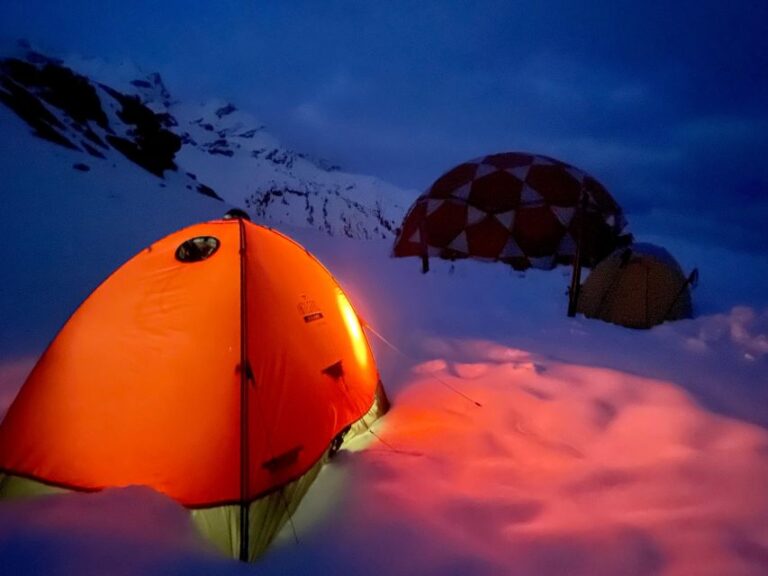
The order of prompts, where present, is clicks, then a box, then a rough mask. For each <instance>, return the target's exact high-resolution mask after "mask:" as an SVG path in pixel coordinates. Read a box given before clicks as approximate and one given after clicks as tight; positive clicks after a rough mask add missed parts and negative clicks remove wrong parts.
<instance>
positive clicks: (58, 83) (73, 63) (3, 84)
mask: <svg viewBox="0 0 768 576" xmlns="http://www.w3.org/2000/svg"><path fill="white" fill-rule="evenodd" d="M0 102H2V103H3V104H5V105H6V106H7V107H9V108H10V109H11V110H13V111H14V112H15V113H16V114H17V115H18V116H20V117H21V118H22V119H24V120H25V121H26V122H27V124H29V126H30V127H31V128H32V131H33V133H34V134H35V135H36V136H38V137H40V138H43V139H46V140H48V141H50V142H51V143H53V144H56V145H58V146H62V147H65V148H68V149H70V150H72V151H73V152H77V153H79V154H80V156H78V157H76V159H75V160H74V161H73V168H74V169H75V170H80V171H88V170H90V168H91V167H92V165H93V164H94V163H96V162H104V161H109V160H110V158H113V157H114V156H115V155H116V154H117V155H122V156H125V157H126V158H128V159H129V160H131V161H132V162H133V163H134V164H135V165H137V166H138V167H141V168H142V169H144V170H147V171H149V172H151V173H152V174H154V175H155V176H157V177H158V178H160V179H162V180H161V181H160V182H159V185H160V186H162V187H165V186H178V187H181V188H185V189H187V190H190V191H196V192H199V193H202V194H205V195H207V196H211V197H213V198H218V199H221V200H224V201H225V202H226V203H228V204H231V205H233V206H238V207H241V208H244V209H246V210H247V211H248V212H249V213H250V214H251V215H252V217H253V219H254V220H255V221H258V222H261V223H264V224H267V225H290V226H300V227H307V226H308V227H312V228H316V229H318V230H322V231H324V232H326V233H328V234H330V235H343V236H347V237H350V238H387V237H390V236H392V235H393V232H394V230H395V227H396V226H397V223H399V221H400V219H401V218H402V215H403V212H404V210H405V208H406V207H407V205H408V204H409V202H410V199H411V198H413V197H415V193H413V192H408V191H405V190H402V189H400V188H397V187H396V186H393V185H391V184H388V183H386V182H383V181H381V180H379V179H377V178H374V177H370V176H362V175H355V174H349V173H346V172H343V171H342V170H341V169H340V168H339V167H338V166H336V165H332V164H330V163H328V162H325V161H322V160H318V159H314V158H310V157H308V156H306V155H304V154H300V153H298V152H294V151H292V150H289V149H287V148H285V147H284V146H282V145H281V144H280V142H279V141H278V140H277V139H276V138H275V137H274V136H272V135H270V134H269V133H268V132H267V131H266V130H265V127H264V125H263V124H261V123H260V122H259V121H258V120H257V119H256V118H254V117H253V116H252V115H250V114H248V113H246V112H243V111H241V110H239V109H238V108H237V107H236V106H235V105H234V104H232V103H228V102H224V101H217V100H213V101H209V102H205V103H202V104H199V103H189V102H184V101H181V100H178V99H176V98H174V97H173V96H172V95H171V93H170V92H169V90H168V89H167V87H166V86H165V84H164V83H163V80H162V78H161V77H160V75H159V74H157V73H151V74H144V73H142V72H141V71H140V70H139V69H138V68H136V67H135V66H133V65H131V64H125V63H124V64H121V65H118V66H110V65H107V64H105V63H104V62H100V61H92V60H90V61H89V60H83V59H79V58H69V59H68V60H66V61H64V60H60V59H56V58H51V57H49V56H45V55H42V54H39V53H37V52H35V51H33V50H31V49H28V48H25V49H24V50H22V51H21V52H20V53H19V54H17V55H15V56H14V57H8V58H5V59H2V60H0Z"/></svg>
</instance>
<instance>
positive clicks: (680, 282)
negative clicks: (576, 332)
mask: <svg viewBox="0 0 768 576" xmlns="http://www.w3.org/2000/svg"><path fill="white" fill-rule="evenodd" d="M577 311H578V312H580V313H582V314H584V315H585V316H586V317H588V318H599V319H601V320H605V321H606V322H611V323H613V324H619V325H622V326H627V327H630V328H650V327H652V326H655V325H657V324H661V323H662V322H665V321H668V320H679V319H682V318H691V317H692V316H693V306H692V302H691V293H690V289H689V286H688V280H687V278H686V276H685V275H684V274H683V271H682V269H681V268H680V265H679V264H678V263H677V261H676V260H675V259H674V258H673V257H672V255H671V254H670V253H669V252H668V251H667V250H665V249H664V248H662V247H660V246H656V245H653V244H642V243H638V244H633V245H632V246H630V247H629V248H626V249H621V250H617V251H616V252H614V253H613V254H611V255H610V256H609V257H608V258H606V259H605V260H604V261H602V262H601V263H600V264H598V266H597V267H596V268H595V269H594V270H592V272H591V273H590V275H589V277H588V278H587V280H586V281H585V282H584V284H583V285H582V287H581V290H580V292H579V301H578V306H577Z"/></svg>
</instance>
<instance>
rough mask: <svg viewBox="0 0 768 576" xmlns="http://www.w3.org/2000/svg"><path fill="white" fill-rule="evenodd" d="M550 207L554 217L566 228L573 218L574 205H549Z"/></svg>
mask: <svg viewBox="0 0 768 576" xmlns="http://www.w3.org/2000/svg"><path fill="white" fill-rule="evenodd" d="M550 209H551V210H552V212H553V214H554V215H555V217H556V218H557V219H558V220H559V221H560V224H562V225H563V226H565V227H566V228H567V227H568V226H569V225H570V223H571V220H573V215H574V213H575V212H576V208H575V207H574V206H550Z"/></svg>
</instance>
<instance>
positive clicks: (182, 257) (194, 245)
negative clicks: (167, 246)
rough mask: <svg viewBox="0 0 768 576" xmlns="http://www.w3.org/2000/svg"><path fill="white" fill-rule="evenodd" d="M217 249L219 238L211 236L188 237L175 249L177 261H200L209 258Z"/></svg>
mask: <svg viewBox="0 0 768 576" xmlns="http://www.w3.org/2000/svg"><path fill="white" fill-rule="evenodd" d="M218 249H219V239H218V238H214V237H213V236H197V237H196V238H190V239H189V240H187V241H186V242H184V243H182V244H181V245H180V246H179V247H178V248H177V249H176V260H178V261H179V262H200V261H201V260H205V259H207V258H210V257H211V256H213V255H214V254H215V253H216V250H218Z"/></svg>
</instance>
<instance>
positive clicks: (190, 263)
mask: <svg viewBox="0 0 768 576" xmlns="http://www.w3.org/2000/svg"><path fill="white" fill-rule="evenodd" d="M386 409H387V399H386V396H385V394H384V391H383V389H382V387H381V382H380V379H379V375H378V371H377V368H376V364H375V361H374V358H373V356H372V353H371V350H370V347H369V345H368V343H367V341H366V339H365V335H364V333H363V331H362V329H361V325H360V323H359V320H358V318H357V315H356V314H355V312H354V311H353V309H352V307H351V305H350V303H349V301H348V300H347V297H346V296H345V294H344V293H343V292H342V290H341V288H340V287H339V285H338V283H337V282H336V281H335V280H334V278H333V277H332V275H331V274H330V273H329V272H328V271H327V270H326V269H325V268H324V267H323V266H322V265H321V264H320V263H319V262H318V261H317V260H316V259H315V258H314V257H312V256H311V255H310V254H309V253H308V252H307V251H306V250H305V249H304V248H303V247H302V246H300V245H299V244H297V243H295V242H294V241H292V240H291V239H289V238H287V237H286V236H283V235H282V234H280V233H278V232H276V231H274V230H271V229H267V228H264V227H261V226H257V225H255V224H252V223H250V222H249V221H246V220H245V219H243V218H231V219H222V220H215V221H211V222H207V223H203V224H197V225H193V226H190V227H188V228H185V229H183V230H180V231H178V232H175V233H173V234H171V235H169V236H167V237H166V238H164V239H162V240H160V241H158V242H156V243H155V244H153V245H151V246H149V247H148V248H146V249H145V250H142V251H141V252H140V253H139V254H137V255H136V256H134V257H133V258H132V259H130V260H129V261H128V262H127V263H125V264H124V265H123V266H121V267H120V268H119V269H117V270H116V271H115V272H114V273H113V274H112V275H111V276H110V277H109V278H107V279H106V280H105V281H104V282H103V283H102V284H101V285H100V286H99V287H98V288H97V289H96V290H95V291H94V292H93V293H92V294H91V295H90V296H89V297H88V298H87V299H86V300H85V302H84V303H83V304H82V305H81V306H80V307H79V308H78V310H77V311H76V312H75V313H74V314H73V315H72V317H71V318H70V319H69V321H68V322H67V323H66V324H65V326H64V327H63V328H62V330H61V331H60V333H59V334H58V335H57V337H56V338H55V339H54V341H53V342H52V343H51V344H50V346H49V347H48V349H47V350H46V351H45V353H44V354H43V356H42V357H41V358H40V360H39V361H38V363H37V365H36V366H35V368H34V369H33V371H32V373H31V374H30V375H29V377H28V379H27V380H26V382H25V384H24V385H23V387H22V388H21V390H20V392H19V394H18V396H17V397H16V399H15V401H14V402H13V404H12V405H11V407H10V408H9V410H8V412H7V414H6V416H5V419H4V420H3V422H2V425H0V498H13V497H19V496H25V495H30V494H39V493H45V492H56V491H60V490H62V489H69V490H82V491H93V490H99V489H103V488H106V487H117V486H128V485H148V486H151V487H152V488H154V489H156V490H158V491H160V492H162V493H164V494H166V495H168V496H170V497H171V498H173V499H175V500H176V501H178V502H179V503H181V504H182V505H184V506H186V507H187V508H189V509H190V511H191V515H192V518H193V520H194V522H195V524H196V525H197V526H198V528H199V529H200V530H201V531H202V532H203V533H204V534H205V535H206V536H207V537H208V538H210V539H211V540H212V541H213V542H214V543H215V544H216V545H217V547H218V548H219V549H221V550H223V551H224V552H226V553H228V554H231V555H232V556H234V557H236V558H239V559H241V560H253V559H255V558H256V557H257V556H258V555H259V554H260V553H261V552H262V551H263V550H264V549H265V548H266V547H267V546H268V544H269V543H270V542H271V541H272V539H273V538H274V536H275V535H276V534H277V532H278V531H279V529H280V528H281V527H282V526H283V525H284V523H285V522H286V521H287V520H288V519H289V517H290V514H291V513H292V512H293V510H294V509H295V508H296V507H297V506H298V504H299V502H300V500H301V498H302V497H303V495H304V494H305V493H306V491H307V489H308V488H309V486H310V484H311V483H312V481H313V480H314V478H315V477H316V475H317V473H318V471H319V470H320V468H321V466H322V464H323V462H324V461H325V459H326V458H327V457H329V455H332V453H333V452H334V451H335V450H336V449H338V447H339V445H340V444H341V442H342V441H344V440H345V439H349V438H351V437H353V436H354V435H355V434H359V433H361V432H363V431H364V430H365V429H367V426H369V425H370V423H371V422H372V421H373V420H375V419H376V418H377V417H378V416H379V415H381V414H383V412H384V411H386Z"/></svg>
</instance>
